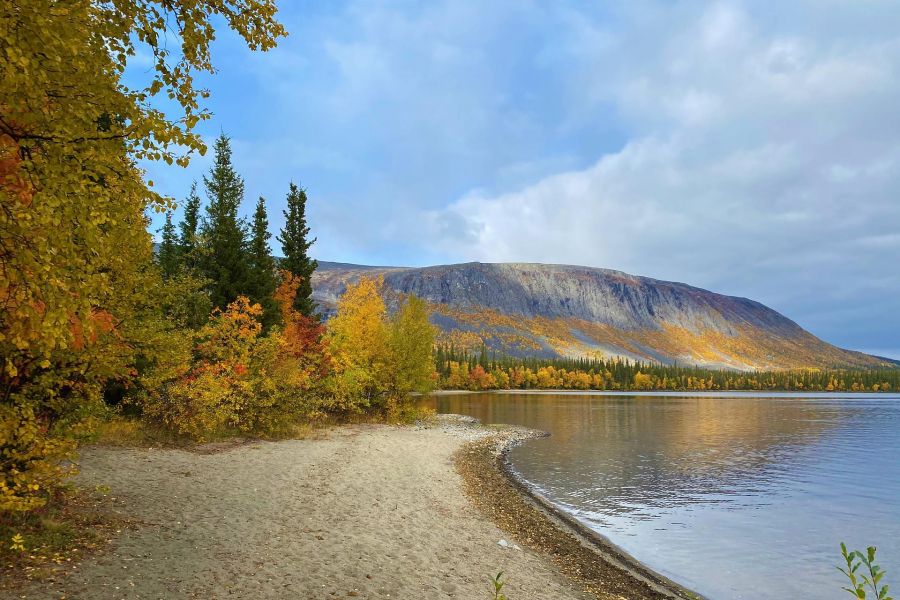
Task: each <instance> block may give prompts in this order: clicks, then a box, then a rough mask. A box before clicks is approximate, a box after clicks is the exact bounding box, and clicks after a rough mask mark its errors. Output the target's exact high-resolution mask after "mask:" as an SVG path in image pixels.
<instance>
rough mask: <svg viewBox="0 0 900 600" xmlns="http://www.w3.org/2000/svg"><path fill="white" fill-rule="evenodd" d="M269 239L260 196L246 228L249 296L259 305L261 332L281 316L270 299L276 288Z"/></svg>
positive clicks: (262, 201)
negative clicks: (248, 239)
mask: <svg viewBox="0 0 900 600" xmlns="http://www.w3.org/2000/svg"><path fill="white" fill-rule="evenodd" d="M271 237H272V234H271V233H269V218H268V216H267V215H266V201H265V200H264V199H263V197H262V196H260V198H259V201H258V202H257V203H256V211H255V212H254V213H253V223H252V224H251V226H250V247H249V254H248V259H249V267H250V281H249V284H250V285H249V293H250V299H251V300H253V301H254V302H256V303H258V304H259V305H260V306H262V309H263V315H262V323H263V330H264V331H268V330H269V328H270V327H271V326H272V325H274V324H275V323H277V322H278V321H279V320H280V317H281V312H280V310H279V308H278V305H277V303H276V302H275V298H274V294H275V288H276V287H277V286H278V276H277V272H276V268H275V259H274V258H273V257H272V251H271V250H270V249H269V238H271Z"/></svg>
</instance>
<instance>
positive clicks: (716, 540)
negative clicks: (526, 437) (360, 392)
mask: <svg viewBox="0 0 900 600" xmlns="http://www.w3.org/2000/svg"><path fill="white" fill-rule="evenodd" d="M430 402H433V403H434V406H435V407H436V408H437V410H438V411H439V412H442V413H459V414H466V415H471V416H473V417H476V418H478V419H480V420H481V421H482V422H484V423H509V424H515V425H524V426H527V427H531V428H535V429H541V430H544V431H547V432H549V433H550V434H551V437H549V438H544V439H539V440H533V441H529V442H527V443H525V444H523V445H521V446H519V447H517V448H514V449H513V450H512V451H511V452H510V455H509V458H510V462H511V463H512V466H513V469H514V470H515V471H516V472H517V474H518V475H519V476H520V477H521V478H522V479H524V480H525V481H526V482H527V483H528V484H529V485H531V486H532V487H534V488H536V489H537V491H538V492H539V493H541V494H542V495H544V496H545V497H546V498H548V499H549V500H550V501H552V502H553V503H555V504H556V505H557V506H558V507H559V508H561V509H563V510H565V511H567V512H569V513H570V514H572V515H574V516H575V517H577V518H578V519H579V520H581V521H582V522H583V523H584V524H586V525H587V526H589V527H591V528H592V529H594V530H595V531H597V532H599V533H600V534H602V535H604V536H606V537H607V538H608V539H610V540H611V541H612V542H613V543H615V544H616V545H618V546H619V547H621V548H622V549H624V550H625V551H626V552H628V553H629V554H631V555H632V556H634V557H635V558H636V559H638V560H640V561H642V562H643V563H644V564H646V565H648V566H649V567H651V568H652V569H654V570H656V571H657V572H659V573H662V574H664V575H666V576H667V577H669V578H671V579H673V580H674V581H677V582H678V583H681V584H682V585H685V586H686V587H688V588H690V589H693V590H695V591H696V592H699V593H700V594H703V595H704V596H706V597H708V598H711V599H712V600H736V599H742V600H743V599H752V600H764V599H769V598H771V599H775V598H810V599H816V600H820V599H821V600H829V599H832V598H834V599H839V598H844V597H849V595H848V594H846V592H843V591H841V589H840V588H841V587H842V585H844V581H843V579H842V578H843V575H841V574H840V573H839V572H838V571H837V570H835V566H837V565H838V564H839V563H840V561H841V557H840V549H839V544H840V542H841V541H846V542H847V544H848V545H850V546H852V547H856V548H860V549H864V547H865V546H866V545H874V546H877V547H878V558H879V563H880V564H881V565H882V567H884V568H885V569H886V570H887V576H886V579H885V581H886V582H888V583H893V584H894V586H892V587H895V589H900V396H898V395H893V394H892V395H875V394H840V395H838V394H835V395H819V396H813V395H803V394H760V393H731V394H706V395H700V394H697V393H694V394H692V395H691V394H681V395H678V394H659V393H655V394H640V395H638V394H628V395H624V394H623V395H611V394H603V393H571V392H548V393H544V392H519V393H516V392H502V393H478V394H462V395H446V396H435V397H433V398H432V399H431V400H430ZM509 576H510V578H513V577H515V574H514V573H510V574H509Z"/></svg>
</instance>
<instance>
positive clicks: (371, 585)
mask: <svg viewBox="0 0 900 600" xmlns="http://www.w3.org/2000/svg"><path fill="white" fill-rule="evenodd" d="M484 434H485V433H484V431H482V430H476V429H473V428H471V427H465V426H455V425H452V424H447V423H446V422H445V423H444V424H443V425H436V426H432V427H428V428H423V427H391V426H383V425H381V426H379V425H364V426H349V427H340V428H335V429H333V430H330V431H328V432H327V433H326V434H325V436H324V439H310V440H290V441H281V442H254V443H248V444H244V445H240V446H237V447H234V448H231V449H226V450H220V451H217V452H214V453H200V452H196V451H184V450H174V449H117V448H104V447H94V448H87V449H85V450H84V452H83V454H82V458H81V461H80V462H81V475H80V476H79V477H78V480H77V483H78V484H79V485H81V486H83V487H86V488H88V489H95V488H97V486H108V488H109V494H110V495H112V496H115V497H116V498H118V499H120V500H122V501H124V502H123V503H122V504H120V505H118V506H120V507H121V508H120V509H118V510H122V511H123V513H124V514H127V515H129V516H130V517H136V518H137V519H140V520H141V521H143V522H144V523H145V525H144V526H142V527H139V528H137V529H135V530H126V531H123V532H122V533H121V534H120V535H119V536H117V537H116V538H115V539H113V540H112V542H111V544H110V546H109V548H108V549H107V550H106V551H105V552H103V553H102V554H99V555H96V556H93V557H91V558H88V559H86V560H85V561H83V562H82V563H81V564H79V565H76V566H74V567H69V568H67V569H64V570H61V571H60V572H59V574H57V575H56V576H55V578H54V580H53V581H45V582H42V583H39V584H38V583H31V584H28V585H26V586H25V587H23V588H22V589H21V590H19V591H17V592H16V593H15V594H13V595H10V596H9V597H16V598H18V597H24V598H61V597H66V598H90V599H105V598H297V599H304V598H317V599H318V598H346V597H358V598H402V599H415V600H425V599H429V600H430V599H434V598H464V599H466V600H477V599H482V598H483V599H488V598H491V597H492V595H491V591H490V583H489V576H490V575H492V574H494V573H496V572H497V571H499V570H503V571H504V572H505V573H506V574H507V580H508V584H507V587H506V588H505V590H504V591H505V592H507V594H508V596H509V598H510V600H537V599H554V600H568V599H575V598H587V596H586V595H584V593H583V592H581V591H580V589H579V586H577V585H576V584H574V583H572V582H571V581H569V580H567V579H564V577H563V576H562V575H560V574H559V573H558V571H557V570H556V568H555V567H554V564H553V562H552V561H551V560H550V559H548V558H547V557H545V556H543V555H541V554H538V553H537V551H535V550H531V549H529V548H524V549H516V548H514V547H513V544H515V543H516V542H515V540H513V539H512V538H510V537H509V534H506V533H504V532H503V531H501V530H500V529H498V527H497V526H496V525H494V523H492V522H491V521H490V520H488V518H487V517H486V516H484V514H483V513H482V512H479V511H478V510H476V509H475V508H474V506H473V503H472V502H470V501H469V499H467V497H466V496H465V494H464V492H463V486H462V483H461V479H460V475H459V474H458V473H457V471H456V469H455V468H454V464H453V455H454V453H455V452H456V451H457V450H459V449H460V447H461V446H462V445H463V444H465V443H467V442H469V441H471V440H472V439H473V437H478V436H480V435H484ZM102 489H105V488H102ZM501 539H503V540H507V541H508V543H509V545H508V547H503V546H501V545H499V544H498V541H499V540H501Z"/></svg>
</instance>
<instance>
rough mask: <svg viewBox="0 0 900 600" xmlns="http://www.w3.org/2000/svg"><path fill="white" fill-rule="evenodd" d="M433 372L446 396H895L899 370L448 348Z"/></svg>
mask: <svg viewBox="0 0 900 600" xmlns="http://www.w3.org/2000/svg"><path fill="white" fill-rule="evenodd" d="M435 368H436V369H437V373H438V377H439V382H438V385H439V387H440V388H441V389H452V390H492V389H567V390H568V389H571V390H766V391H772V390H774V391H853V392H856V391H859V392H887V391H892V390H894V391H897V390H900V368H897V369H872V370H851V369H806V370H790V371H733V370H722V369H705V368H701V367H694V366H678V365H664V364H659V363H648V362H640V361H630V360H626V359H620V358H610V359H603V358H534V357H528V358H521V357H512V356H504V355H498V354H496V353H493V352H488V350H487V349H486V348H484V347H482V349H481V351H479V352H469V351H467V350H461V349H458V348H455V347H454V346H452V345H444V346H438V347H437V349H436V351H435Z"/></svg>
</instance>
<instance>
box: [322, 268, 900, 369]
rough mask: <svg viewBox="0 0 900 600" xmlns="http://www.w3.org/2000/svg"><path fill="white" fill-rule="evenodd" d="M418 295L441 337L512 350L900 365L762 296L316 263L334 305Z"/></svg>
mask: <svg viewBox="0 0 900 600" xmlns="http://www.w3.org/2000/svg"><path fill="white" fill-rule="evenodd" d="M360 277H384V283H385V296H386V297H387V299H388V301H389V303H390V302H393V301H394V300H395V299H396V298H397V297H399V294H415V295H417V296H419V297H421V298H423V299H425V300H427V301H428V302H429V304H430V306H431V308H432V322H433V323H434V324H435V325H437V326H438V327H439V328H440V331H441V333H440V338H441V339H442V340H443V341H445V342H453V343H454V344H456V346H457V347H467V348H472V349H477V348H480V347H481V345H482V343H483V344H484V345H486V346H487V348H488V349H492V350H496V351H497V352H498V353H504V354H510V355H515V356H540V357H563V356H565V357H581V356H584V357H590V356H604V357H612V356H619V357H625V358H629V359H632V360H641V361H653V362H660V363H669V364H671V363H676V362H677V363H678V364H694V365H700V366H708V367H718V368H733V369H784V368H816V367H879V366H895V365H894V364H893V363H892V361H888V360H886V359H882V358H878V357H874V356H869V355H867V354H863V353H860V352H854V351H850V350H843V349H841V348H838V347H836V346H833V345H831V344H829V343H827V342H824V341H822V340H820V339H819V338H817V337H815V336H814V335H812V334H811V333H809V332H807V331H805V330H804V329H803V328H801V327H800V326H799V325H797V324H796V323H795V322H793V321H791V320H790V319H788V318H787V317H785V316H783V315H781V314H780V313H778V312H776V311H774V310H772V309H771V308H768V307H766V306H764V305H762V304H760V303H759V302H755V301H753V300H748V299H747V298H738V297H734V296H724V295H722V294H716V293H714V292H710V291H707V290H703V289H700V288H696V287H692V286H689V285H685V284H683V283H674V282H670V281H659V280H656V279H650V278H647V277H637V276H634V275H628V274H627V273H622V272H620V271H612V270H608V269H597V268H591V267H577V266H568V265H544V264H520V263H502V264H485V263H465V264H457V265H442V266H434V267H422V268H405V267H369V266H362V265H350V264H343V263H330V262H324V261H323V262H320V263H319V269H318V270H317V271H316V272H315V274H314V275H313V282H312V283H313V297H314V299H315V300H316V302H318V303H319V305H320V307H321V309H322V311H323V312H324V313H325V314H330V313H332V312H333V311H334V308H335V306H336V304H337V301H338V298H339V297H340V295H341V294H342V293H343V291H344V289H345V287H346V285H347V283H348V282H351V281H356V280H358V279H359V278H360Z"/></svg>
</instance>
